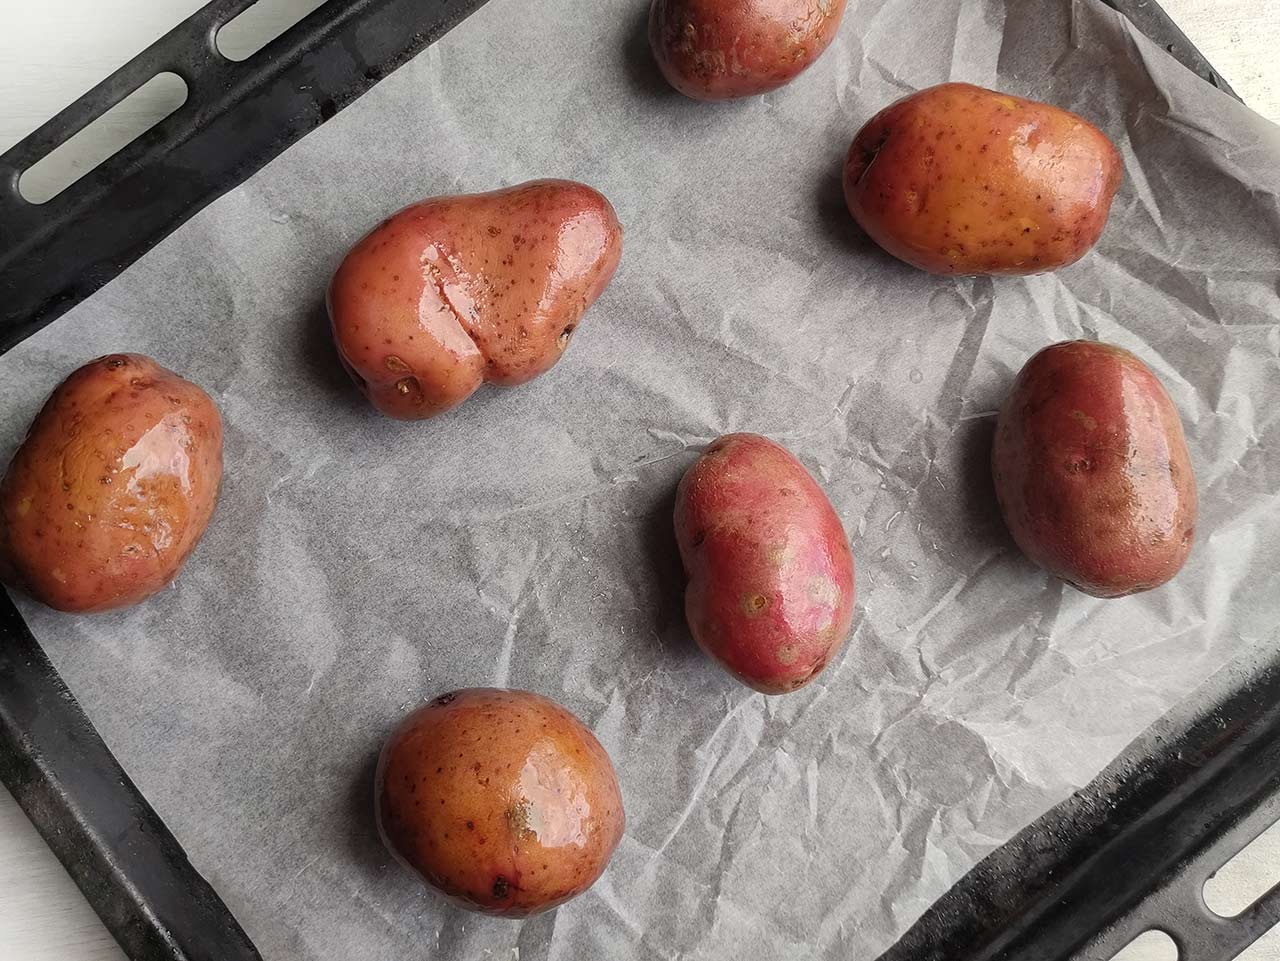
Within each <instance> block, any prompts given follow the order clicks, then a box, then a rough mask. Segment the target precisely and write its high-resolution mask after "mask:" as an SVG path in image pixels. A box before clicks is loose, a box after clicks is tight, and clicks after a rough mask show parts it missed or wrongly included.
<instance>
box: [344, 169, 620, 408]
mask: <svg viewBox="0 0 1280 961" xmlns="http://www.w3.org/2000/svg"><path fill="white" fill-rule="evenodd" d="M621 256H622V227H621V225H620V224H619V223H618V218H617V215H616V214H615V213H614V210H613V207H612V206H611V205H610V203H609V201H608V200H606V199H605V197H604V196H603V195H601V194H600V193H599V192H597V191H595V190H593V189H592V188H590V187H587V186H584V185H583V184H579V183H573V182H571V181H567V180H538V181H533V182H531V183H526V184H521V185H520V186H517V187H510V188H507V189H504V190H495V191H492V192H490V193H483V194H464V195H458V196H450V197H435V198H432V199H429V200H424V201H422V202H421V203H417V204H414V205H413V206H411V207H407V208H405V209H404V210H402V211H400V212H399V213H397V214H395V215H394V216H392V217H391V218H390V219H388V220H386V221H384V222H383V223H382V224H380V225H379V226H378V227H376V228H375V229H374V230H373V231H372V232H371V233H369V234H368V236H366V237H365V238H364V239H362V240H361V241H360V242H359V243H357V244H356V245H355V247H353V248H352V249H351V251H350V252H349V253H348V254H347V256H346V257H345V259H344V260H343V261H342V263H341V265H340V266H339V267H338V269H337V272H336V273H335V274H334V276H333V280H332V281H331V283H330V285H329V294H328V306H329V318H330V322H331V326H332V330H333V337H334V341H335V343H336V345H337V348H338V354H339V356H340V358H341V359H342V363H343V366H345V367H346V369H347V372H348V373H349V374H350V375H351V377H352V379H353V380H354V381H355V382H356V385H357V386H358V387H359V388H360V389H361V390H362V391H363V392H364V394H365V396H367V397H368V398H369V401H370V403H372V404H373V406H374V407H376V408H377V409H378V410H380V411H381V412H382V413H384V414H388V415H390V416H391V417H396V418H400V419H403V420H419V419H423V418H427V417H432V416H435V415H436V414H440V413H443V412H444V411H447V410H449V409H451V408H453V407H456V406H457V405H458V404H460V403H462V402H463V401H464V400H466V399H467V398H468V397H470V396H471V394H472V393H474V392H475V390H476V389H477V388H479V387H480V385H481V384H484V383H493V384H499V385H503V386H513V385H516V384H523V383H526V382H527V381H529V380H532V379H533V378H534V377H537V376H538V375H539V374H542V373H544V372H546V371H547V370H549V369H550V368H551V366H552V365H553V364H555V363H556V361H558V360H559V359H560V356H561V354H563V353H564V351H565V348H566V347H567V346H568V345H569V341H570V338H571V337H572V336H573V332H574V331H575V330H576V329H577V327H578V323H579V321H580V320H581V319H582V315H583V314H584V313H585V312H586V310H587V308H588V307H590V306H591V304H592V303H594V302H595V300H596V299H597V298H598V297H599V296H600V294H601V292H602V291H603V290H604V289H605V287H606V286H607V285H608V283H609V281H610V280H611V279H612V278H613V274H614V271H615V270H616V269H617V267H618V262H619V259H620V258H621Z"/></svg>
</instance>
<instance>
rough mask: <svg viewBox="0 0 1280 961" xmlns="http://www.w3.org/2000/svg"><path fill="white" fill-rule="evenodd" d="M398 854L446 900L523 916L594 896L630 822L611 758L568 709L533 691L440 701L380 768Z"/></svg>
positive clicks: (385, 817) (410, 727) (390, 839)
mask: <svg viewBox="0 0 1280 961" xmlns="http://www.w3.org/2000/svg"><path fill="white" fill-rule="evenodd" d="M375 795H376V800H375V812H376V818H377V824H378V830H379V833H380V834H381V835H382V839H383V841H384V842H385V843H386V845H387V847H388V848H390V850H391V852H392V853H393V854H394V855H395V856H396V858H397V859H399V860H400V861H401V862H402V863H403V864H405V865H407V866H408V867H410V868H411V869H413V870H414V871H415V872H416V873H417V874H418V875H419V876H420V877H421V878H422V879H423V880H424V881H426V882H427V883H428V884H429V885H431V886H432V887H434V888H436V889H437V890H438V891H440V892H441V893H442V894H444V895H445V896H446V897H448V898H449V899H450V900H452V901H454V902H455V903H457V904H460V905H462V906H463V907H466V908H469V909H471V910H473V911H480V912H482V913H485V914H492V915H498V916H501V917H509V918H520V917H526V916H528V915H530V914H535V913H537V912H539V911H545V910H548V909H549V908H553V907H555V906H556V905H558V904H563V903H564V902H565V901H567V900H569V899H570V898H572V897H575V896H576V895H578V894H581V893H582V892H583V891H585V890H587V888H589V887H590V886H591V885H592V884H593V883H594V882H595V881H596V879H597V878H599V877H600V875H601V874H602V873H603V872H604V869H605V867H606V865H607V864H608V863H609V858H610V857H611V856H612V854H613V851H614V849H615V848H616V847H617V846H618V842H619V840H621V838H622V832H623V829H624V828H625V825H626V818H625V815H624V813H623V809H622V793H621V791H620V790H619V788H618V780H617V777H616V776H615V774H614V771H613V765H612V763H611V762H610V760H609V755H608V754H607V753H605V750H604V748H603V747H602V746H601V745H600V742H599V741H597V740H596V738H595V735H594V734H592V733H591V731H590V730H589V729H588V728H587V727H586V726H585V725H584V724H583V723H582V722H581V721H579V720H578V719H577V718H576V717H574V716H573V714H571V713H570V712H569V711H567V710H565V708H563V707H561V706H560V705H559V704H556V703H555V702H554V701H551V700H548V699H547V698H545V697H542V696H540V695H537V694H531V693H529V692H527V691H508V690H496V689H492V688H477V689H472V690H465V691H454V692H452V693H449V694H444V695H441V696H440V697H438V698H436V699H435V700H434V701H432V702H431V703H430V704H427V705H426V706H424V707H422V708H419V709H418V710H416V711H414V712H413V713H412V714H410V715H409V716H408V717H407V718H405V720H404V721H403V722H402V723H401V724H400V726H399V728H397V729H396V731H395V733H393V734H392V735H391V737H390V738H389V739H388V741H387V743H386V745H385V747H384V748H383V751H382V755H381V758H380V760H379V762H378V771H377V776H376V784H375Z"/></svg>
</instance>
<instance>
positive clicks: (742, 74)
mask: <svg viewBox="0 0 1280 961" xmlns="http://www.w3.org/2000/svg"><path fill="white" fill-rule="evenodd" d="M844 7H845V0H653V6H652V7H650V10H649V45H650V46H651V47H652V48H653V54H654V57H655V58H656V59H657V61H658V66H659V68H660V69H661V70H662V73H663V76H665V77H666V78H667V81H668V82H669V83H670V84H671V85H672V86H673V87H675V88H676V89H677V90H679V91H680V92H681V93H683V94H685V95H686V96H689V97H694V98H696V99H698V100H726V99H729V98H732V97H747V96H751V95H752V94H758V93H765V92H766V91H769V90H774V89H776V88H778V87H781V86H782V85H783V84H786V83H790V82H791V81H792V80H794V79H795V78H796V77H797V76H798V75H799V74H800V73H801V72H802V71H804V70H805V69H806V68H808V67H809V66H810V65H811V64H812V63H813V62H814V61H815V60H817V59H818V57H820V56H821V55H822V52H823V51H824V50H826V49H827V47H828V46H829V45H830V43H831V41H832V40H833V39H834V38H835V35H836V31H837V29H838V28H839V26H840V18H841V17H842V16H843V15H844Z"/></svg>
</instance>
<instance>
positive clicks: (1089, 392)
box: [991, 341, 1197, 597]
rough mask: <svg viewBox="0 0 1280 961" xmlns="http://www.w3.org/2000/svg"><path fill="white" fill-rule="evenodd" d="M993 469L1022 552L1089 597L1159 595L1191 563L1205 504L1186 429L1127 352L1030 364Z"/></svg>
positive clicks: (1053, 352)
mask: <svg viewBox="0 0 1280 961" xmlns="http://www.w3.org/2000/svg"><path fill="white" fill-rule="evenodd" d="M991 463H992V470H993V474H994V480H995V488H996V497H997V499H998V501H999V503H1000V510H1001V512H1002V513H1003V514H1004V519H1005V522H1006V523H1007V524H1008V526H1009V531H1010V532H1011V533H1012V534H1013V539H1014V540H1015V541H1016V542H1017V544H1018V546H1019V547H1020V548H1021V549H1022V552H1023V553H1024V554H1026V555H1027V557H1029V558H1030V559H1031V560H1032V561H1034V562H1035V563H1037V564H1039V565H1040V566H1041V567H1043V568H1045V569H1046V570H1048V571H1049V572H1050V573H1052V574H1054V575H1056V576H1058V577H1060V578H1062V579H1063V580H1065V581H1067V582H1068V583H1070V584H1073V585H1075V586H1076V587H1077V588H1079V589H1080V590H1082V591H1084V592H1086V593H1088V594H1093V595H1095V596H1097V597H1119V596H1122V595H1125V594H1133V593H1136V592H1138V591H1146V590H1150V589H1152V588H1154V587H1159V586H1160V585H1161V584H1164V583H1165V582H1166V581H1168V580H1169V579H1170V578H1172V577H1173V576H1174V575H1175V574H1176V573H1177V572H1178V571H1179V569H1181V567H1182V565H1183V564H1184V563H1185V562H1186V559H1187V555H1188V554H1189V553H1190V551H1191V545H1192V540H1193V538H1194V534H1195V527H1196V516H1197V504H1196V479H1195V474H1194V472H1193V470H1192V466H1191V456H1190V453H1189V452H1188V450H1187V442H1186V438H1185V437H1184V436H1183V431H1182V421H1181V420H1180V419H1179V417H1178V412H1177V410H1176V408H1175V407H1174V406H1173V401H1172V400H1171V399H1170V398H1169V395H1168V393H1167V392H1166V391H1165V389H1164V386H1163V385H1162V384H1161V383H1160V381H1159V379H1158V378H1157V377H1156V375H1155V374H1154V373H1152V371H1151V370H1150V368H1148V367H1147V365H1146V364H1144V363H1143V362H1142V361H1141V360H1139V359H1138V358H1137V357H1135V356H1134V355H1133V354H1131V353H1130V352H1129V351H1127V350H1124V349H1122V348H1120V347H1114V346H1112V345H1110V344H1099V343H1093V342H1089V341H1069V342H1067V343H1061V344H1054V345H1053V346H1052V347H1046V348H1045V349H1044V350H1042V351H1040V352H1039V353H1038V354H1036V355H1035V356H1034V357H1032V358H1031V359H1030V360H1029V361H1027V363H1026V365H1025V366H1024V367H1023V368H1022V371H1021V372H1020V373H1019V374H1018V377H1017V379H1016V380H1015V381H1014V385H1013V389H1012V390H1011V391H1010V393H1009V396H1008V398H1007V399H1006V400H1005V402H1004V405H1003V406H1002V407H1001V409H1000V413H999V416H998V417H997V420H996V436H995V443H994V445H993V448H992V455H991Z"/></svg>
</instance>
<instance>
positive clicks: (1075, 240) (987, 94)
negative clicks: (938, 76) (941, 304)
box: [844, 83, 1121, 274]
mask: <svg viewBox="0 0 1280 961" xmlns="http://www.w3.org/2000/svg"><path fill="white" fill-rule="evenodd" d="M1120 180H1121V162H1120V154H1119V153H1118V152H1117V151H1116V148H1115V146H1114V145H1113V144H1112V143H1111V141H1110V140H1108V139H1107V137H1106V135H1105V134H1104V133H1103V132H1102V131H1101V130H1099V129H1098V128H1097V127H1095V126H1094V125H1093V124H1091V123H1089V121H1087V120H1085V119H1084V118H1083V117H1079V116H1076V115H1075V114H1073V113H1069V112H1068V111H1066V110H1062V109H1060V108H1059V107H1055V106H1052V105H1050V104H1046V103H1039V102H1037V101H1035V100H1025V99H1023V98H1021V97H1013V96H1009V95H1008V94H1004V93H1000V92H998V91H995V90H986V89H984V88H982V87H975V86H973V85H971V84H967V83H945V84H942V85H940V86H937V87H929V88H928V89H925V90H921V91H919V92H918V93H913V94H911V95H910V96H907V97H904V98H903V99H901V100H899V101H897V102H896V103H893V104H891V105H890V106H888V107H886V108H885V109H884V110H882V111H880V113H878V114H876V115H875V116H874V117H872V118H871V119H870V120H869V121H867V123H866V125H865V126H863V128H862V129H861V130H859V131H858V134H857V136H855V137H854V139H853V143H852V145H851V146H850V147H849V154H848V157H847V159H846V161H845V166H844V193H845V200H846V201H847V203H848V206H849V211H850V213H852V214H853V217H854V219H855V220H856V221H857V222H858V224H859V225H860V226H861V227H862V229H863V230H864V231H866V233H867V235H868V236H870V237H871V239H872V240H874V241H875V242H876V243H877V244H879V245H880V246H881V247H883V248H884V249H885V250H886V251H888V252H889V253H890V254H892V255H893V256H895V257H897V258H898V259H899V260H903V261H906V262H907V263H909V264H912V265H914V266H916V267H919V268H920V269H921V270H927V271H930V272H931V273H936V274H1035V273H1040V272H1042V271H1048V270H1055V269H1057V268H1059V267H1064V266H1066V265H1068V264H1071V263H1074V262H1075V261H1077V260H1079V259H1080V258H1081V257H1083V256H1084V254H1085V253H1086V252H1087V251H1088V250H1089V248H1091V247H1092V246H1093V245H1094V243H1095V242H1097V240H1098V238H1099V237H1100V236H1101V234H1102V230H1103V228H1104V227H1105V226H1106V223H1107V217H1108V215H1109V214H1110V212H1111V201H1112V199H1113V198H1114V196H1115V193H1116V190H1117V188H1118V187H1119V186H1120Z"/></svg>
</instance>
